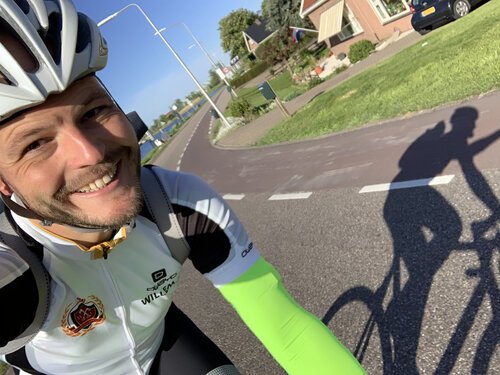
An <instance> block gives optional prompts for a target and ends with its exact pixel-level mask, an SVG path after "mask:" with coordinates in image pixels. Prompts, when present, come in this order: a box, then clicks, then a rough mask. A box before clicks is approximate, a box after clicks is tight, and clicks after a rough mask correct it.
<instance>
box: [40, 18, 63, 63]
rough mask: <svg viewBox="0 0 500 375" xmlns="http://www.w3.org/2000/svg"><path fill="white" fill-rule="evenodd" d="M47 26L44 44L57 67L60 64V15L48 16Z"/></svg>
mask: <svg viewBox="0 0 500 375" xmlns="http://www.w3.org/2000/svg"><path fill="white" fill-rule="evenodd" d="M49 25H50V26H49V30H48V31H47V35H46V36H45V38H44V42H45V45H46V46H47V49H48V50H49V52H50V55H51V56H52V59H53V60H54V62H55V63H56V64H57V65H59V64H60V62H61V30H62V22H61V15H60V14H59V13H52V14H51V15H50V16H49Z"/></svg>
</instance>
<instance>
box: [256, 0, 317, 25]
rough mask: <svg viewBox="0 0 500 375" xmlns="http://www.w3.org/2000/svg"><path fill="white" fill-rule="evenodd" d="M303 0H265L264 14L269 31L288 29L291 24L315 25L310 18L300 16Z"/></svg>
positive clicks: (262, 7)
mask: <svg viewBox="0 0 500 375" xmlns="http://www.w3.org/2000/svg"><path fill="white" fill-rule="evenodd" d="M300 4H301V0H263V1H262V5H261V9H262V16H263V17H264V19H265V20H266V21H267V28H268V29H269V31H274V30H288V29H289V28H290V26H297V27H307V28H311V27H313V26H312V24H311V22H310V21H309V19H308V18H305V19H302V18H301V17H300V14H299V13H300Z"/></svg>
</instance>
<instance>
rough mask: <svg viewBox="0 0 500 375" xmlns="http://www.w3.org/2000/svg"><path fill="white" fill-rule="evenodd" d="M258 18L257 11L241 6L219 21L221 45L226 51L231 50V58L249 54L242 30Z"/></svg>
mask: <svg viewBox="0 0 500 375" xmlns="http://www.w3.org/2000/svg"><path fill="white" fill-rule="evenodd" d="M257 18H258V15H257V13H254V12H252V11H250V10H247V9H243V8H240V9H237V10H233V11H232V12H231V13H229V14H228V15H227V16H226V17H224V18H222V19H221V20H220V21H219V33H220V40H221V46H222V49H223V50H224V52H230V54H231V58H233V57H236V56H240V57H242V56H245V55H247V54H248V51H247V49H246V46H245V41H244V40H243V35H242V32H243V31H245V30H246V29H247V28H248V26H250V25H252V24H253V22H254V21H255V20H256V19H257Z"/></svg>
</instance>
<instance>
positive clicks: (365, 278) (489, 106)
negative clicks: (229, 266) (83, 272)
mask: <svg viewBox="0 0 500 375" xmlns="http://www.w3.org/2000/svg"><path fill="white" fill-rule="evenodd" d="M499 100H500V93H495V94H490V95H487V96H486V97H484V98H481V99H478V100H473V101H471V102H467V103H460V104H458V105H455V106H450V107H446V108H443V109H439V110H436V111H432V112H429V113H424V114H421V115H419V116H415V117H412V118H408V119H400V120H398V121H392V122H388V123H385V124H382V125H376V126H370V127H368V128H365V129H360V130H356V131H352V132H347V133H344V134H340V135H336V136H331V137H326V138H322V139H318V140H313V141H306V142H301V143H293V144H287V145H281V146H273V147H265V148H259V149H252V150H239V151H229V150H219V149H216V148H213V147H212V146H210V144H209V142H208V129H209V122H210V118H209V116H208V115H205V114H204V112H205V111H201V112H200V113H199V115H198V116H199V118H198V119H196V121H194V122H192V123H191V124H190V125H188V126H187V127H186V128H185V129H183V131H182V132H181V134H180V136H179V137H176V140H175V141H176V142H175V143H173V144H172V145H171V146H169V148H167V150H166V151H165V152H164V153H163V154H162V155H161V157H160V158H158V159H157V161H156V163H157V164H159V165H164V166H167V167H170V168H176V167H177V166H179V167H180V169H181V170H187V171H191V172H194V173H197V174H199V175H201V176H202V177H204V178H205V179H207V180H208V181H209V182H210V183H211V184H212V185H213V186H214V187H215V188H216V189H217V190H218V191H219V192H221V193H222V194H228V193H231V194H241V195H239V196H238V198H237V199H239V200H230V201H229V202H230V204H231V206H232V207H233V209H234V210H235V211H236V213H237V214H238V216H239V217H240V219H241V220H242V222H243V223H244V224H245V226H246V227H247V229H248V231H249V233H250V234H251V237H252V238H253V240H254V242H255V244H256V245H257V247H258V248H259V249H260V250H261V252H262V254H263V255H264V256H265V257H266V259H268V260H269V261H271V262H272V263H273V264H274V265H275V266H276V267H277V268H278V270H279V271H280V273H281V274H282V276H283V278H284V282H285V285H286V286H287V288H288V289H289V291H290V293H291V294H292V295H293V296H294V297H295V298H296V299H297V300H298V301H299V302H300V303H301V304H302V305H303V306H304V307H306V308H307V309H308V310H310V311H311V312H312V313H314V314H315V315H317V316H318V317H320V318H321V319H323V321H324V322H325V323H326V324H328V326H329V327H330V328H331V329H332V331H333V332H334V333H335V334H336V335H337V337H339V339H341V341H342V342H344V343H345V344H346V345H347V347H348V348H349V349H350V350H351V351H352V352H354V353H355V354H356V356H357V357H358V358H359V359H360V361H361V362H362V364H363V365H364V367H365V368H366V369H367V370H368V372H369V373H370V374H392V373H394V374H486V373H487V374H498V373H500V351H499V350H498V340H499V337H500V328H499V327H500V324H499V323H500V292H499V282H500V268H499V266H500V254H499V230H500V224H499V216H498V215H499V203H498V196H499V195H500V141H499V140H498V138H499V137H500V132H499V130H498V129H499V128H500V127H499V123H500V112H499V110H498V108H497V107H498V104H497V103H499V102H500V101H499ZM195 128H196V131H195ZM177 142H178V144H177ZM183 142H184V144H183V145H182V143H183ZM186 144H187V147H186ZM181 155H182V158H180V156H181ZM179 160H180V164H179ZM436 176H441V177H445V178H444V179H445V180H446V181H444V182H441V183H440V184H439V185H435V186H429V185H428V184H424V185H425V186H421V187H412V188H405V189H392V190H382V191H376V190H377V189H372V190H375V191H374V192H367V193H363V194H361V193H360V190H361V189H362V188H363V187H366V186H371V187H373V185H377V184H384V183H390V182H392V183H393V184H392V187H395V186H398V185H397V184H394V183H402V182H404V183H406V182H407V181H420V182H422V181H423V179H426V178H432V177H436ZM426 181H427V180H424V182H426ZM399 186H400V187H401V185H399ZM368 191H370V190H368ZM297 192H301V193H304V192H307V193H308V194H306V195H303V196H294V195H290V196H285V197H284V198H286V199H285V200H270V199H269V198H270V197H272V196H273V195H275V194H277V193H297ZM298 197H300V198H307V199H297V198H298ZM232 198H235V196H233V197H232ZM228 199H230V197H228ZM495 209H496V216H493V215H492V210H495ZM185 269H186V270H185V272H184V274H183V282H181V286H180V287H179V290H178V291H177V294H176V301H177V303H178V304H179V305H180V306H181V307H182V308H183V310H185V311H186V312H187V313H188V315H189V316H190V317H191V318H192V319H193V320H194V321H195V322H196V323H197V324H198V325H199V326H200V327H201V328H202V329H203V330H204V331H205V332H206V333H207V334H208V335H209V336H210V337H212V339H213V340H214V341H216V342H217V343H218V344H219V345H220V346H221V347H222V348H223V350H224V351H225V352H226V353H227V354H228V355H229V356H230V357H231V359H232V360H233V361H234V362H235V364H236V365H237V366H238V368H239V369H240V370H241V371H242V373H243V374H282V373H283V372H282V370H280V369H279V366H278V365H277V364H276V363H275V362H274V360H273V359H272V358H270V356H269V355H268V354H267V352H266V351H265V349H263V347H262V346H261V345H260V344H259V343H258V341H257V340H256V339H255V338H254V337H253V336H252V335H251V333H249V332H248V330H247V329H246V328H245V326H244V325H243V324H242V323H241V322H240V321H239V319H238V318H237V316H236V315H235V313H234V312H233V311H232V310H231V308H230V307H229V306H227V304H226V303H225V302H224V301H223V299H222V298H221V297H220V296H219V295H218V293H217V291H216V290H214V288H212V287H211V285H210V284H209V282H208V281H207V280H205V279H204V278H203V277H202V276H201V275H199V274H197V273H196V271H193V269H192V267H191V265H190V264H186V266H185Z"/></svg>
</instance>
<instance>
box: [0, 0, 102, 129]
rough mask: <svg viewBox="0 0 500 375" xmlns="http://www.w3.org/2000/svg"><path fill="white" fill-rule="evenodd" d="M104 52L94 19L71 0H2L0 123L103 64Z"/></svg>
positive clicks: (59, 90)
mask: <svg viewBox="0 0 500 375" xmlns="http://www.w3.org/2000/svg"><path fill="white" fill-rule="evenodd" d="M20 50H22V51H21V52H22V53H19V51H20ZM27 56H30V57H28V58H27ZM107 57H108V48H107V45H106V41H105V40H104V38H103V37H102V36H101V33H100V31H99V28H98V27H97V25H96V23H95V22H94V21H92V20H91V19H90V18H88V17H87V16H85V15H84V14H81V13H77V11H76V9H75V7H74V5H73V4H72V2H71V1H70V0H0V77H2V76H3V77H2V78H3V79H0V122H1V121H3V120H5V119H7V118H9V117H10V116H12V115H14V114H15V113H16V112H19V111H21V110H23V109H26V108H29V107H34V106H36V105H39V104H41V103H43V102H44V101H45V99H46V98H47V96H48V95H50V94H52V93H59V92H62V91H64V90H65V89H66V88H67V87H68V86H69V85H70V84H71V83H73V82H74V81H75V80H77V79H79V78H82V77H84V76H86V75H88V74H91V73H93V72H96V71H98V70H100V69H102V68H104V66H105V65H106V62H107ZM30 58H31V61H26V60H27V59H28V60H29V59H30Z"/></svg>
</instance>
